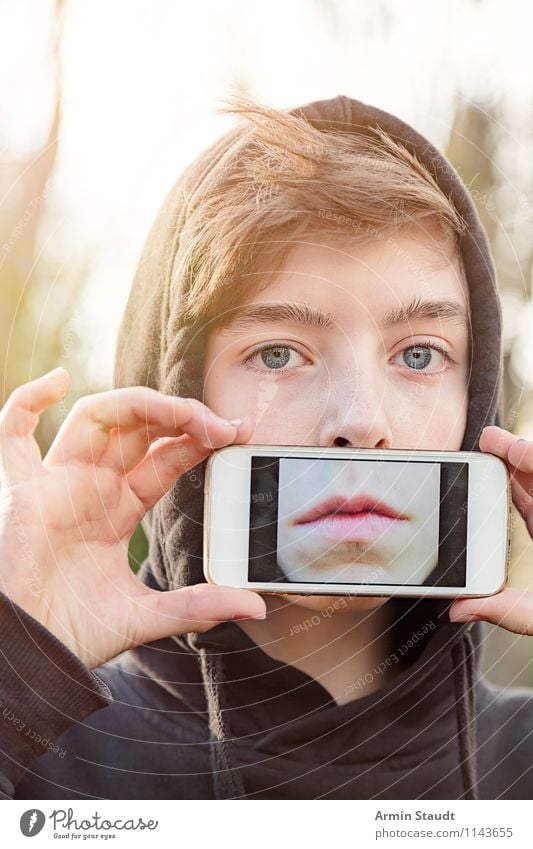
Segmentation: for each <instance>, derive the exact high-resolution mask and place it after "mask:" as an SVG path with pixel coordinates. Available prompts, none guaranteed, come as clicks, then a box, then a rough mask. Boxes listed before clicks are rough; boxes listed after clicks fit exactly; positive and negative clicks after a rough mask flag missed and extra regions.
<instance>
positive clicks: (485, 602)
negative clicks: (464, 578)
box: [450, 425, 533, 636]
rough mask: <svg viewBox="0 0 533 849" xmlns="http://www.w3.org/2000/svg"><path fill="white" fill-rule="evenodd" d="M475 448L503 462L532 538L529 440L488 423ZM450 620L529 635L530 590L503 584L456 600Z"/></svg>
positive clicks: (532, 620)
mask: <svg viewBox="0 0 533 849" xmlns="http://www.w3.org/2000/svg"><path fill="white" fill-rule="evenodd" d="M479 447H480V450H481V451H486V452H490V453H491V454H495V455H496V457H500V458H501V459H502V460H503V461H504V462H505V464H506V465H507V468H508V469H509V472H510V475H511V491H512V497H513V503H514V505H515V507H516V509H517V510H518V512H519V513H520V515H521V516H522V518H523V519H524V520H525V522H526V526H527V529H528V531H529V535H530V537H532V538H533V442H529V441H527V440H525V439H519V438H518V437H517V436H513V434H512V433H509V431H507V430H504V429H503V428H501V427H497V426H496V425H490V426H489V427H486V428H484V429H483V432H482V434H481V436H480V439H479ZM452 613H453V616H452ZM450 619H453V621H454V622H467V621H471V620H476V619H481V620H485V621H486V622H492V623H493V624H494V625H500V626H501V627H502V628H505V629H506V630H507V631H512V632H514V633H515V634H528V635H529V636H533V593H532V592H526V591H522V590H517V589H514V588H512V587H504V588H503V589H502V590H500V592H498V593H495V594H494V595H491V596H486V597H484V598H468V599H457V600H456V601H454V602H453V604H452V605H451V606H450Z"/></svg>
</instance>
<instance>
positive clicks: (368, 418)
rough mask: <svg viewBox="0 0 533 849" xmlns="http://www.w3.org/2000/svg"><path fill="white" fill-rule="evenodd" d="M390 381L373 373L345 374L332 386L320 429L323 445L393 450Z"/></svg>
mask: <svg viewBox="0 0 533 849" xmlns="http://www.w3.org/2000/svg"><path fill="white" fill-rule="evenodd" d="M385 384H386V379H385V378H383V379H382V378H381V377H380V376H379V375H377V374H376V373H374V372H373V371H367V372H366V373H365V372H363V371H357V372H354V371H353V370H351V372H349V373H348V374H345V376H344V378H343V379H342V380H339V381H336V382H335V385H334V386H332V387H331V394H330V402H331V403H329V404H328V408H327V411H326V413H325V415H324V418H323V421H322V423H321V426H320V429H319V439H320V445H324V446H327V447H330V446H339V447H341V448H391V447H392V430H391V426H390V422H389V419H388V416H387V405H386V400H387V387H386V385H385Z"/></svg>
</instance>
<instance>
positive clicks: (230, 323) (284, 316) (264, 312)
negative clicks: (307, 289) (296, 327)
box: [218, 301, 335, 330]
mask: <svg viewBox="0 0 533 849" xmlns="http://www.w3.org/2000/svg"><path fill="white" fill-rule="evenodd" d="M275 322H285V323H287V322H290V323H291V324H302V325H305V326H307V327H321V328H323V327H333V326H334V325H335V321H334V319H333V317H332V316H331V315H330V313H327V312H322V310H319V309H316V308H315V307H311V306H309V304H298V303H296V302H288V301H287V302H282V303H275V302H271V303H263V304H244V305H243V306H242V307H236V308H235V309H234V310H232V311H231V314H230V315H229V316H228V317H227V318H223V319H222V320H221V321H220V322H218V326H219V327H220V328H223V329H224V330H246V329H247V328H249V327H251V326H252V325H255V324H271V323H275Z"/></svg>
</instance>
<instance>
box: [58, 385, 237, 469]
mask: <svg viewBox="0 0 533 849" xmlns="http://www.w3.org/2000/svg"><path fill="white" fill-rule="evenodd" d="M223 422H225V420H224V419H220V418H219V417H218V416H215V414H214V413H213V412H212V411H211V410H209V408H208V407H206V406H205V404H202V403H201V402H200V401H197V400H196V399H192V398H181V397H178V396H172V395H163V394H162V393H161V392H158V391H157V390H155V389H151V388H149V387H146V386H134V387H128V388H122V389H113V390H110V391H109V392H101V393H96V394H94V395H88V396H85V397H83V398H80V399H79V400H78V401H76V403H75V404H74V406H73V408H72V410H71V411H70V413H69V415H68V416H67V418H66V419H65V421H64V422H63V425H62V427H61V428H60V430H59V432H58V434H57V436H56V438H55V440H54V442H53V443H52V446H51V447H50V450H49V452H48V454H47V455H46V458H45V461H44V463H45V465H54V464H58V463H68V462H70V461H72V460H76V461H78V462H82V463H88V464H89V463H90V464H97V463H100V461H101V460H102V458H103V456H104V455H105V453H106V451H107V449H108V447H109V437H110V431H111V429H113V428H132V427H138V428H141V429H142V428H143V427H144V428H147V440H148V441H149V439H150V438H151V436H157V435H158V434H160V435H167V436H180V435H181V434H183V433H189V434H190V435H191V436H195V437H196V438H197V439H199V441H200V442H202V443H203V444H210V443H211V440H212V439H213V434H214V435H215V441H216V439H217V438H218V435H219V434H220V433H221V429H224V428H225V429H226V431H230V430H232V429H233V426H232V425H231V424H227V423H226V424H224V423H223ZM149 434H151V436H150V435H149ZM137 445H138V443H137ZM138 450H139V457H138V459H139V460H140V459H141V457H142V454H143V453H144V452H142V449H141V448H139V449H138ZM109 462H110V464H111V465H112V466H113V467H114V468H116V469H117V470H120V471H123V469H124V464H123V460H122V458H121V457H120V456H117V452H115V453H113V452H111V454H110V455H109ZM129 462H130V464H131V462H132V460H131V457H130V460H129Z"/></svg>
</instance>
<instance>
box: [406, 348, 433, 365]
mask: <svg viewBox="0 0 533 849" xmlns="http://www.w3.org/2000/svg"><path fill="white" fill-rule="evenodd" d="M403 359H404V362H405V364H406V365H408V366H409V368H414V369H423V368H425V367H426V366H427V365H428V364H429V363H430V362H431V348H428V347H426V346H424V345H411V346H410V347H409V348H406V349H405V351H404V352H403Z"/></svg>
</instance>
